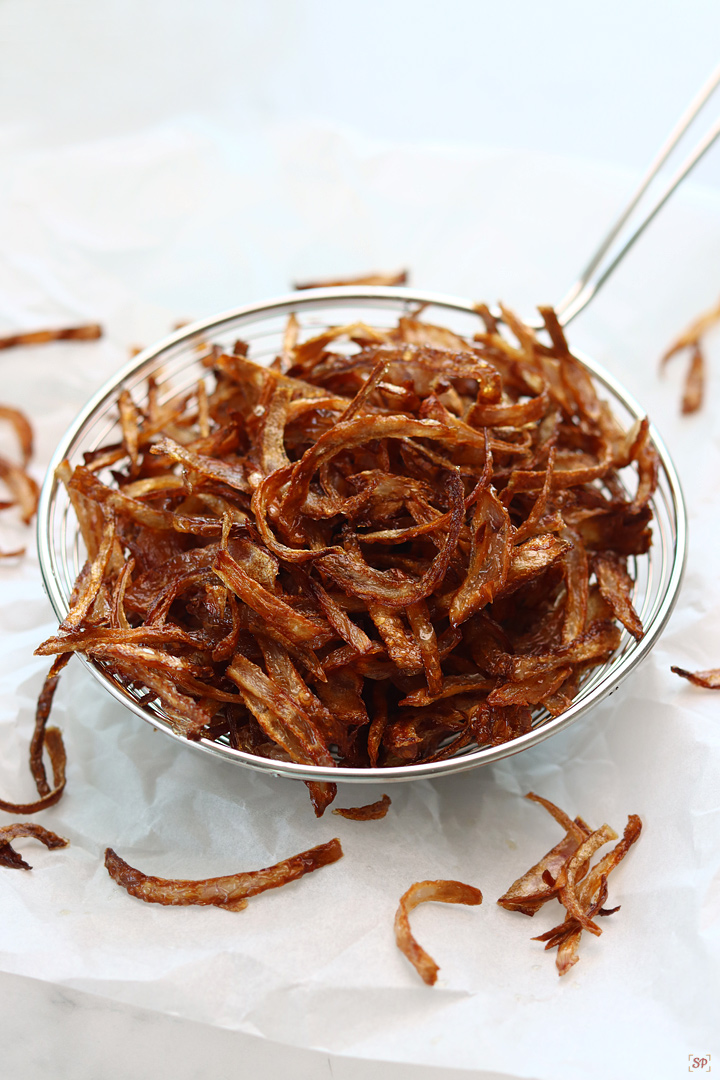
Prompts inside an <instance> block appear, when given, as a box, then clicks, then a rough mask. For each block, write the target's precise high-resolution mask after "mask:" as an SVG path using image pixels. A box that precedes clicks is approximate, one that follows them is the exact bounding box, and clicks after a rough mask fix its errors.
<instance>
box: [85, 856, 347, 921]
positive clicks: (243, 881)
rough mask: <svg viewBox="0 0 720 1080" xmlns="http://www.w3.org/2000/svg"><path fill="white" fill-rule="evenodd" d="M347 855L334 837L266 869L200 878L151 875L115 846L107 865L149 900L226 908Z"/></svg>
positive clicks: (129, 887)
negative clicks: (189, 878)
mask: <svg viewBox="0 0 720 1080" xmlns="http://www.w3.org/2000/svg"><path fill="white" fill-rule="evenodd" d="M342 855H343V850H342V847H341V846H340V841H339V840H337V839H335V840H330V841H328V843H327V844H319V845H318V846H317V847H314V848H310V849H309V850H308V851H301V852H300V854H299V855H293V856H291V858H289V859H283V860H282V862H279V863H275V865H274V866H269V867H267V868H266V869H265V870H250V871H246V872H241V873H238V874H228V875H226V876H225V877H217V878H205V879H202V880H200V881H178V880H168V879H166V878H159V877H151V876H150V875H148V874H143V873H142V872H141V871H140V870H136V869H134V868H133V867H132V866H130V865H129V864H128V863H126V862H125V861H124V860H123V859H121V858H120V856H119V855H116V854H115V852H114V851H113V850H112V848H108V849H107V850H106V852H105V866H106V868H107V871H108V873H109V874H110V877H111V878H113V880H114V881H116V882H117V883H118V885H121V886H122V887H123V889H126V890H127V892H129V893H130V895H131V896H136V897H137V898H138V900H144V901H145V902H146V903H148V904H171V905H189V904H212V905H213V906H215V907H220V908H224V909H225V910H226V911H242V910H243V908H246V907H247V902H248V899H249V898H250V897H251V896H257V895H258V893H261V892H266V891H267V890H268V889H278V888H279V887H280V886H281V885H287V884H289V882H291V881H296V880H297V879H298V878H301V877H303V876H304V875H305V874H311V873H312V872H313V870H319V869H320V868H321V867H322V866H327V865H328V864H329V863H334V862H337V860H338V859H341V858H342Z"/></svg>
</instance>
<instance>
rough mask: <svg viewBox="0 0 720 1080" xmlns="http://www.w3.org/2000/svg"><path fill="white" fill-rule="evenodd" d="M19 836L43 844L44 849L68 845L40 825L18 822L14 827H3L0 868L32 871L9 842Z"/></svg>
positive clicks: (60, 837)
mask: <svg viewBox="0 0 720 1080" xmlns="http://www.w3.org/2000/svg"><path fill="white" fill-rule="evenodd" d="M20 836H32V837H33V838H34V839H35V840H39V841H40V843H41V844H44V845H45V847H46V848H51V849H52V848H61V847H67V845H68V841H67V840H64V839H63V838H62V836H58V835H57V833H54V832H50V830H49V829H44V828H43V827H42V825H37V824H35V822H29V821H19V822H17V823H16V824H14V825H3V826H2V827H1V828H0V866H5V867H7V868H8V869H10V870H32V867H31V866H30V865H29V864H28V863H26V862H25V860H24V859H23V857H22V856H21V855H20V854H19V853H18V852H17V851H16V850H15V848H14V847H13V846H12V844H11V843H10V841H11V840H15V839H16V838H17V837H20Z"/></svg>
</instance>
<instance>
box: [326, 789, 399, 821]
mask: <svg viewBox="0 0 720 1080" xmlns="http://www.w3.org/2000/svg"><path fill="white" fill-rule="evenodd" d="M390 803H391V799H390V796H389V795H383V796H382V797H381V798H380V799H378V801H377V802H373V803H368V804H367V806H348V807H345V808H341V807H337V809H335V810H333V814H339V815H340V817H344V818H349V819H350V820H351V821H377V820H379V818H384V817H385V815H386V814H387V812H388V810H389V809H390Z"/></svg>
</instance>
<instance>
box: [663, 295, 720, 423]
mask: <svg viewBox="0 0 720 1080" xmlns="http://www.w3.org/2000/svg"><path fill="white" fill-rule="evenodd" d="M718 322H720V303H717V304H716V305H715V306H714V307H712V308H710V309H709V310H708V311H705V312H703V313H702V315H699V316H698V317H697V318H696V319H694V320H693V322H692V323H691V324H690V325H689V326H688V327H687V328H686V329H685V330H684V331H683V333H682V334H681V335H680V336H679V337H678V338H677V340H676V341H674V342H673V343H672V345H671V346H670V348H669V349H668V350H667V352H665V353H664V355H663V356H662V357H661V359H660V365H661V367H664V366H665V364H667V362H668V360H671V359H672V358H673V357H674V356H677V355H678V354H679V353H683V352H686V353H687V354H688V355H689V357H690V362H689V364H688V367H687V371H686V373H685V383H684V387H683V396H682V402H681V405H680V411H681V412H682V413H683V414H684V415H689V414H691V413H694V412H697V411H698V409H699V408H700V407H701V405H702V403H703V398H704V396H705V353H704V352H703V339H704V337H705V335H706V334H707V333H708V332H709V331H710V330H711V329H712V328H713V327H714V326H716V325H717V323H718Z"/></svg>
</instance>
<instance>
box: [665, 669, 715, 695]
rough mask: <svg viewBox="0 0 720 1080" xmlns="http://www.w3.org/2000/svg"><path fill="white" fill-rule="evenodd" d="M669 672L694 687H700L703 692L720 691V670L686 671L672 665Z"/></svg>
mask: <svg viewBox="0 0 720 1080" xmlns="http://www.w3.org/2000/svg"><path fill="white" fill-rule="evenodd" d="M670 670H671V671H673V672H674V673H675V674H676V675H681V676H682V678H683V679H687V680H688V681H689V682H691V683H694V684H695V686H702V687H703V688H704V689H705V690H720V668H710V669H709V670H708V671H686V670H685V668H681V667H675V665H673V666H672V667H671V668H670Z"/></svg>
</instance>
